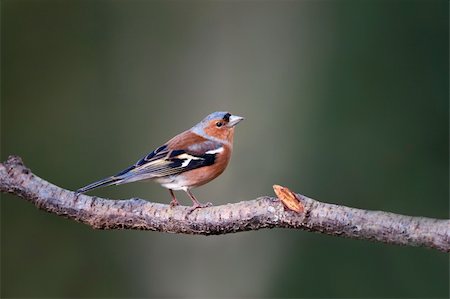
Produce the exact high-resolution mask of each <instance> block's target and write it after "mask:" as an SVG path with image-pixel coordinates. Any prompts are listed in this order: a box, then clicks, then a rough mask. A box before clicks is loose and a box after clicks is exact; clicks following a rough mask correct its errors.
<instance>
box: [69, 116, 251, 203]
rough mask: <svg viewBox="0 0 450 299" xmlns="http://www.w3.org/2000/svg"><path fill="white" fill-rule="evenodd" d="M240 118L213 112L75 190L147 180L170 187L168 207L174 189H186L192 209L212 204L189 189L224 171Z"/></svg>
mask: <svg viewBox="0 0 450 299" xmlns="http://www.w3.org/2000/svg"><path fill="white" fill-rule="evenodd" d="M243 119H244V118H243V117H241V116H237V115H232V114H231V113H229V112H213V113H211V114H209V115H208V116H206V117H205V118H204V119H203V120H202V121H201V122H199V123H198V124H196V125H195V126H193V127H192V128H191V129H189V130H186V131H184V132H182V133H180V134H178V135H176V136H175V137H173V138H172V139H170V140H169V141H167V142H166V143H164V144H163V145H161V146H160V147H158V148H157V149H155V150H154V151H152V152H150V153H149V154H147V155H146V156H144V157H142V158H141V159H140V160H138V161H137V162H136V163H135V164H133V165H131V166H130V167H128V168H126V169H124V170H122V171H121V172H119V173H117V174H116V175H113V176H109V177H106V178H104V179H102V180H99V181H96V182H94V183H92V184H89V185H87V186H85V187H82V188H80V189H78V190H77V191H76V193H77V194H81V193H85V192H88V191H90V190H93V189H96V188H99V187H106V186H112V185H121V184H126V183H131V182H137V181H147V180H150V181H155V182H157V183H159V184H160V185H161V186H163V187H165V188H167V189H169V193H170V196H171V198H172V200H171V201H170V206H171V207H174V206H178V205H179V202H178V200H177V198H176V196H175V194H174V190H183V191H184V192H186V193H187V195H188V196H189V197H190V199H191V200H192V203H193V205H192V207H191V210H195V209H197V208H204V207H208V206H211V204H210V203H206V204H202V203H200V202H199V201H198V200H197V199H196V198H195V196H194V195H193V194H192V191H191V189H193V188H196V187H199V186H202V185H204V184H206V183H208V182H210V181H211V180H213V179H215V178H216V177H218V176H219V175H220V174H222V173H223V171H224V170H225V168H226V167H227V165H228V162H229V161H230V158H231V153H232V151H233V139H234V130H235V126H236V125H237V124H238V123H239V122H241V121H242V120H243Z"/></svg>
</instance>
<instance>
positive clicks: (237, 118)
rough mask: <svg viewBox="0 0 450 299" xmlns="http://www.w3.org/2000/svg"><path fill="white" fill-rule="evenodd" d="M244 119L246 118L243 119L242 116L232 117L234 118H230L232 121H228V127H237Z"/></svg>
mask: <svg viewBox="0 0 450 299" xmlns="http://www.w3.org/2000/svg"><path fill="white" fill-rule="evenodd" d="M243 119H244V118H243V117H241V116H237V115H232V116H230V120H229V121H228V126H229V127H231V128H232V127H234V126H235V125H237V124H238V123H239V122H240V121H241V120H243Z"/></svg>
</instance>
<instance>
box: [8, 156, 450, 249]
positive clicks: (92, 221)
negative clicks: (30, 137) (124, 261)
mask: <svg viewBox="0 0 450 299" xmlns="http://www.w3.org/2000/svg"><path fill="white" fill-rule="evenodd" d="M277 188H282V187H277ZM282 189H283V190H281V191H284V195H283V194H282V193H283V192H281V193H280V192H279V191H280V190H278V192H277V194H278V196H279V197H280V199H282V201H280V200H279V199H277V198H273V197H268V196H265V197H260V198H258V199H255V200H249V201H243V202H239V203H234V204H227V205H221V206H214V207H208V208H203V209H197V210H194V211H193V212H192V213H189V208H188V207H184V206H178V207H174V208H172V207H170V206H169V205H165V204H159V203H151V202H148V201H145V200H142V199H128V200H109V199H102V198H98V197H95V196H92V197H91V196H87V195H82V194H76V193H75V192H72V191H69V190H65V189H62V188H59V187H57V186H55V185H53V184H51V183H49V182H47V181H45V180H43V179H41V178H39V177H37V176H36V175H34V174H33V173H32V172H31V171H30V170H29V169H28V168H26V167H25V166H24V165H23V163H22V160H21V159H20V158H19V157H15V156H10V157H9V158H8V160H7V161H5V162H4V163H2V164H0V191H1V192H5V193H12V194H15V195H18V196H20V197H22V198H24V199H26V200H28V201H30V202H31V203H33V204H34V205H36V206H37V207H38V208H39V209H42V210H45V211H47V212H50V213H54V214H57V215H61V216H64V217H66V218H69V219H73V220H75V221H78V222H82V223H85V224H87V225H89V226H91V227H93V228H96V229H141V230H153V231H160V232H168V233H184V234H200V235H218V234H227V233H234V232H240V231H249V230H258V229H262V228H274V227H278V228H291V229H303V230H308V231H315V232H321V233H325V234H329V235H335V236H343V237H348V238H353V239H365V240H373V241H379V242H384V243H389V244H398V245H407V246H423V247H429V248H434V249H437V250H440V251H444V252H450V220H439V219H431V218H424V217H410V216H404V215H398V214H393V213H388V212H381V211H367V210H361V209H354V208H349V207H345V206H339V205H334V204H327V203H323V202H319V201H316V200H313V199H311V198H308V197H306V196H303V195H300V194H294V193H290V191H289V190H288V189H287V188H282ZM276 191H277V190H276ZM290 196H291V197H290ZM295 201H298V202H297V203H296V202H295ZM288 207H289V208H288ZM293 207H294V208H293Z"/></svg>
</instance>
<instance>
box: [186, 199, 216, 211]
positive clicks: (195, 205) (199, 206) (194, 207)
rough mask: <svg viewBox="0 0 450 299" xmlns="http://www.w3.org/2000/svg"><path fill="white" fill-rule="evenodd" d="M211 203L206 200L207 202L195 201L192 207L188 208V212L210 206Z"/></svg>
mask: <svg viewBox="0 0 450 299" xmlns="http://www.w3.org/2000/svg"><path fill="white" fill-rule="evenodd" d="M211 206H212V203H210V202H207V203H195V204H194V205H193V206H192V207H190V208H189V210H188V214H191V213H192V212H194V211H195V210H197V209H203V208H208V207H211Z"/></svg>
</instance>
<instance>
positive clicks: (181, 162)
mask: <svg viewBox="0 0 450 299" xmlns="http://www.w3.org/2000/svg"><path fill="white" fill-rule="evenodd" d="M222 150H223V147H222V144H220V143H219V142H215V141H208V140H206V141H203V142H199V143H194V144H193V145H190V146H187V147H185V148H183V149H178V148H176V149H171V146H169V145H168V144H165V145H163V146H161V147H159V148H158V149H156V150H155V151H153V152H151V153H149V154H148V155H147V156H145V157H143V158H142V159H140V160H139V161H137V162H136V164H134V165H132V166H130V167H129V168H127V169H125V170H123V171H121V172H120V173H118V174H117V175H115V177H117V178H119V179H120V180H123V182H126V181H130V180H133V181H134V180H136V179H137V180H139V177H142V179H150V178H158V177H164V176H169V175H175V174H179V173H182V172H185V171H188V170H192V169H195V168H199V167H204V166H209V165H212V164H214V161H215V159H216V155H217V154H218V153H219V152H221V151H222Z"/></svg>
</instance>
